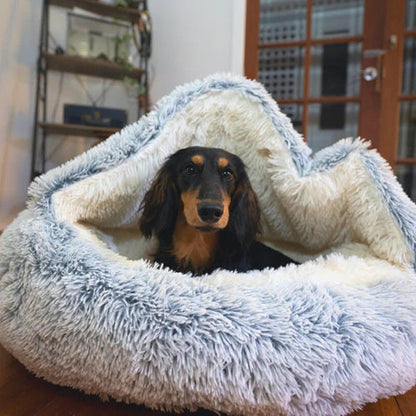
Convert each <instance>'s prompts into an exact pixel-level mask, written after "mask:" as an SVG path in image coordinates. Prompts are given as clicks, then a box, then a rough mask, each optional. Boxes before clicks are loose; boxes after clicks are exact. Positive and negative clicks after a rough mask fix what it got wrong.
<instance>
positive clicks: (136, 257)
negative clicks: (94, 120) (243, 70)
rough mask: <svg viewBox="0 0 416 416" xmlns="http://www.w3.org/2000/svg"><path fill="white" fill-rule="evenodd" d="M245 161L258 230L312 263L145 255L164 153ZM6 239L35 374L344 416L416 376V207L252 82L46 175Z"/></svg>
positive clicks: (11, 328) (8, 293)
mask: <svg viewBox="0 0 416 416" xmlns="http://www.w3.org/2000/svg"><path fill="white" fill-rule="evenodd" d="M190 145H202V146H210V147H221V148H224V149H226V150H228V151H230V152H232V153H236V154H237V155H239V156H240V157H241V158H242V159H243V161H244V162H245V164H246V166H247V170H248V173H249V176H250V180H251V182H252V185H253V188H254V189H255V191H256V192H257V195H258V197H259V201H260V205H261V208H262V211H263V217H262V223H263V229H264V232H263V234H262V236H261V240H262V241H263V242H264V243H265V244H267V245H269V246H270V247H274V248H276V249H279V250H280V251H282V252H284V253H285V254H287V255H289V256H291V257H292V258H293V259H296V260H297V261H299V262H301V263H302V264H300V265H294V264H292V265H289V266H287V267H285V268H280V269H278V270H274V269H266V270H263V271H252V272H249V273H234V272H230V271H223V270H217V271H215V272H214V273H212V274H210V275H204V276H202V277H197V278H196V277H192V276H190V275H184V274H180V273H175V272H173V271H171V270H169V269H166V268H164V267H162V266H161V265H158V264H154V263H152V262H151V260H149V255H150V253H151V252H152V250H153V248H154V242H150V243H149V242H148V241H145V240H144V239H143V237H142V236H141V235H140V231H139V227H138V218H139V212H138V208H139V205H140V202H141V200H142V198H143V196H144V194H145V192H146V191H147V189H148V188H149V185H150V183H151V181H152V179H153V178H154V176H155V174H156V172H157V170H158V168H159V167H160V166H161V165H162V163H163V162H164V160H165V159H166V157H167V156H169V155H170V154H172V153H173V152H175V151H176V150H178V149H179V148H182V147H187V146H190ZM29 194H30V197H29V201H28V204H27V209H26V210H25V211H23V212H22V213H21V214H20V216H19V217H18V218H17V219H16V220H15V221H14V222H13V223H12V224H11V225H10V226H9V227H8V228H7V229H6V230H5V232H4V233H3V235H2V237H1V240H0V343H1V344H2V345H3V346H4V347H5V348H6V349H7V350H8V351H10V352H11V353H12V354H13V355H14V356H15V357H16V358H17V359H19V360H20V361H21V362H22V363H23V364H24V365H25V366H26V367H27V368H28V369H29V370H31V371H33V372H34V373H35V374H37V375H38V376H41V377H44V378H45V379H47V380H49V381H51V382H53V383H57V384H61V385H65V386H72V387H75V388H78V389H81V390H83V391H85V392H87V393H94V394H99V395H101V396H102V397H109V396H110V397H113V398H115V399H117V400H123V401H126V402H134V403H139V404H145V405H146V406H149V407H151V408H157V409H167V410H172V409H173V410H181V409H184V408H187V409H191V410H195V409H197V408H198V407H204V408H207V409H211V410H214V411H220V412H225V413H229V414H235V415H247V414H250V415H270V414H274V415H278V414H281V415H293V416H311V415H331V416H336V415H345V414H348V413H349V412H350V411H352V410H354V409H357V408H359V407H360V406H362V405H363V404H365V403H366V402H369V401H375V400H377V399H378V398H380V397H385V396H388V395H395V394H398V393H403V392H405V391H406V390H408V389H409V388H411V387H412V386H413V385H414V384H415V383H416V339H415V336H416V279H415V272H414V266H415V244H416V209H415V205H414V204H413V203H412V202H411V201H410V200H409V199H408V198H407V196H406V195H405V194H404V192H403V191H402V189H401V187H400V185H399V184H398V182H397V181H396V179H395V178H394V176H393V174H392V172H391V170H390V168H389V166H388V165H387V164H386V162H385V161H384V160H383V159H382V158H381V157H380V156H379V155H378V154H377V152H376V151H374V150H369V149H368V145H367V144H366V143H364V142H363V141H361V140H352V139H344V140H341V141H339V142H338V143H336V144H335V145H333V146H331V147H329V148H326V149H323V150H322V151H320V152H318V153H317V154H315V155H311V151H310V149H309V148H308V147H307V145H306V144H305V143H304V142H303V140H302V138H301V137H300V136H299V134H298V133H296V131H295V130H294V129H293V127H292V125H291V123H290V121H289V120H288V118H287V117H286V116H285V115H284V114H282V113H281V112H280V111H279V109H278V106H277V104H276V103H275V101H274V100H273V99H272V98H271V97H270V96H269V95H268V94H267V93H266V92H265V90H264V89H263V87H262V86H261V85H259V84H258V83H256V82H253V81H248V80H246V79H244V78H239V77H231V76H225V75H215V76H212V77H209V78H207V79H205V80H203V81H197V82H194V83H191V84H188V85H185V86H183V87H180V88H178V89H176V90H175V91H174V92H173V93H172V94H171V95H169V96H168V97H166V98H165V99H163V100H162V101H161V102H160V103H159V105H158V107H157V108H156V109H155V110H154V111H153V112H151V113H150V114H149V115H148V116H147V117H144V118H142V119H141V120H140V121H139V122H137V123H135V124H132V125H130V126H128V127H126V128H125V129H123V130H122V131H121V132H120V133H117V134H115V135H113V136H111V137H110V138H109V139H108V140H107V141H105V142H104V143H102V144H100V145H98V146H96V147H94V148H93V149H91V150H89V151H88V152H86V153H84V154H82V155H81V156H79V157H77V158H75V159H74V160H72V161H70V162H68V163H66V164H65V165H63V166H61V167H58V168H56V169H53V170H51V171H49V172H48V173H46V174H45V175H43V176H42V177H40V178H38V179H37V180H36V181H35V182H34V183H33V184H32V185H31V187H30V191H29Z"/></svg>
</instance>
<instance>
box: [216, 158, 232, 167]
mask: <svg viewBox="0 0 416 416" xmlns="http://www.w3.org/2000/svg"><path fill="white" fill-rule="evenodd" d="M229 163H230V162H229V161H228V159H226V158H225V157H220V158H219V159H218V166H219V167H220V168H225V167H226V166H227V165H228V164H229Z"/></svg>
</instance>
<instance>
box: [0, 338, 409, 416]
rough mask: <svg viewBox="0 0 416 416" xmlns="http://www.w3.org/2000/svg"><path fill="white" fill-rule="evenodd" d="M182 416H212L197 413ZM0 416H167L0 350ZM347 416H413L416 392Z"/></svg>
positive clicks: (206, 413)
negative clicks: (30, 367) (39, 373)
mask: <svg viewBox="0 0 416 416" xmlns="http://www.w3.org/2000/svg"><path fill="white" fill-rule="evenodd" d="M170 414H172V413H170ZM182 415H187V416H197V415H198V416H208V415H210V416H212V415H214V413H211V412H208V411H206V410H201V411H199V412H197V413H182ZM0 416H168V413H163V412H155V411H151V410H148V409H146V408H144V407H142V406H134V405H126V404H121V403H115V402H109V403H103V402H101V401H100V400H99V399H98V398H96V397H95V396H87V395H84V394H82V393H80V392H78V391H74V390H71V389H69V388H64V387H59V386H55V385H53V384H50V383H47V382H46V381H43V380H41V379H38V378H36V377H35V376H33V375H32V374H30V373H29V372H28V371H27V370H26V369H25V368H24V367H23V366H22V365H21V364H20V363H19V362H17V361H16V360H15V359H14V358H13V357H12V356H11V355H10V354H8V353H7V352H6V351H5V350H4V349H3V348H2V347H1V346H0ZM270 416H273V415H270ZM351 416H416V388H414V389H413V390H411V391H409V392H408V393H407V394H405V395H403V396H397V397H394V398H391V399H384V400H380V401H379V402H377V403H374V404H369V405H367V406H366V407H365V408H364V409H363V410H361V411H359V412H355V413H353V414H352V415H351Z"/></svg>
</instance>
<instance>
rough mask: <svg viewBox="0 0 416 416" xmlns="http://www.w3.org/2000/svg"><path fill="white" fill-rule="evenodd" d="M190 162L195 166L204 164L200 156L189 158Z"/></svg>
mask: <svg viewBox="0 0 416 416" xmlns="http://www.w3.org/2000/svg"><path fill="white" fill-rule="evenodd" d="M191 160H192V162H193V163H195V165H203V164H204V158H203V157H202V156H201V155H195V156H192V157H191Z"/></svg>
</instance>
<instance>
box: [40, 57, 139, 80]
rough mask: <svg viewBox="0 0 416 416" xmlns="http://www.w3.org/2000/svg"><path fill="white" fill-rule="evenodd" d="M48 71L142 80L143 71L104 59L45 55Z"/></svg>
mask: <svg viewBox="0 0 416 416" xmlns="http://www.w3.org/2000/svg"><path fill="white" fill-rule="evenodd" d="M43 57H44V58H45V60H46V67H47V69H51V70H54V71H60V72H70V73H72V74H80V75H90V76H93V77H100V78H112V79H123V78H124V77H126V76H128V77H131V78H134V79H140V77H141V76H142V74H143V70H142V69H139V68H135V69H133V70H132V71H129V70H127V69H126V68H124V67H123V66H122V65H120V64H117V63H115V62H112V61H106V60H104V59H95V58H84V57H82V56H76V55H53V54H49V53H48V54H46V53H44V54H43Z"/></svg>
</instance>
